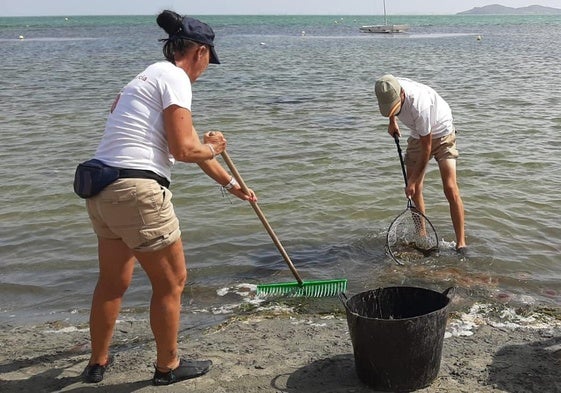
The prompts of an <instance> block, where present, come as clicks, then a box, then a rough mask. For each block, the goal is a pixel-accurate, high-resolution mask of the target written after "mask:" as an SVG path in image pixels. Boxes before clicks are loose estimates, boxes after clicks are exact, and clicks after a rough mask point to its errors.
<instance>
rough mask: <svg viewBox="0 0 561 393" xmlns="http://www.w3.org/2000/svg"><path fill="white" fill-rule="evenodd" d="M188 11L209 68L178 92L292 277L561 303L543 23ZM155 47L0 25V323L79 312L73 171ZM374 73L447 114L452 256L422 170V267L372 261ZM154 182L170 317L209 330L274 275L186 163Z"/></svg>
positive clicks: (386, 180)
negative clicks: (463, 250)
mask: <svg viewBox="0 0 561 393" xmlns="http://www.w3.org/2000/svg"><path fill="white" fill-rule="evenodd" d="M201 19H202V20H204V21H206V22H208V23H209V24H211V25H212V26H213V27H214V29H215V31H216V35H217V40H216V45H217V51H218V54H219V57H220V59H221V61H222V64H221V65H219V66H213V65H211V66H210V67H209V68H208V70H207V71H206V73H205V74H204V75H203V76H202V77H201V78H200V80H199V81H197V83H196V84H195V85H194V102H193V116H194V120H195V124H196V127H197V130H198V131H199V133H203V132H205V131H209V130H220V131H222V132H224V134H225V135H226V137H227V139H228V142H229V144H228V151H229V153H230V156H231V157H232V159H233V160H234V162H235V164H236V166H237V167H238V170H239V171H240V173H241V174H242V176H243V178H244V180H245V181H246V183H247V184H248V186H249V187H251V188H253V189H254V190H255V191H256V192H257V193H258V196H259V198H260V199H259V205H260V207H261V208H262V210H263V211H264V213H265V215H266V217H267V219H268V220H269V222H270V224H271V226H272V227H273V228H274V230H275V232H276V234H277V236H278V237H279V238H280V240H281V242H282V244H283V246H284V247H285V248H286V250H287V252H288V254H289V255H290V257H291V259H292V260H293V262H294V263H295V265H296V267H297V268H298V269H299V271H300V273H301V275H302V276H303V277H304V279H305V280H316V279H335V278H347V279H348V280H349V292H350V293H351V294H352V293H356V292H360V291H364V290H368V289H372V288H376V287H384V286H391V285H412V286H423V287H428V288H433V289H437V290H444V289H445V288H447V287H450V286H455V287H458V288H459V289H460V293H462V296H463V297H465V298H466V299H469V300H470V301H478V300H485V301H489V300H490V299H491V300H492V301H500V302H512V303H513V304H518V303H521V304H539V305H545V306H548V305H554V306H559V305H561V284H560V279H561V263H560V261H559V253H560V250H561V241H560V239H561V230H560V228H559V222H560V221H559V212H558V209H557V206H558V204H559V202H560V198H559V196H558V189H559V186H560V184H561V175H560V169H561V165H560V161H559V153H560V151H561V136H560V135H561V132H560V131H561V114H560V113H561V112H560V108H561V105H560V103H561V87H560V86H561V83H560V82H561V80H560V79H559V78H560V77H559V73H558V72H557V71H558V68H559V65H558V59H559V58H561V49H560V48H561V42H560V41H561V18H559V17H539V16H532V17H483V16H482V17H475V16H473V17H465V16H464V17H461V16H426V17H422V16H415V17H404V22H405V23H409V24H410V25H411V31H410V33H409V34H406V35H399V36H398V35H396V36H386V35H383V36H379V35H369V34H361V33H359V32H358V27H359V26H360V25H363V24H368V23H378V22H377V21H375V20H372V18H368V17H364V16H361V17H358V16H357V17H349V16H345V17H334V16H329V17H326V16H322V17H305V16H294V17H289V16H285V17H280V16H279V17H272V16H270V17H266V16H263V17H243V16H231V17H228V16H220V17H219V16H207V17H201ZM20 35H23V36H24V38H23V39H19V38H18V37H19V36H20ZM162 36H163V34H162V32H161V31H160V30H159V29H158V28H157V27H156V25H155V20H154V18H153V17H72V18H69V19H68V20H66V19H65V18H63V17H61V18H53V17H49V18H0V50H1V52H2V53H3V59H2V64H3V67H2V68H3V72H2V76H1V78H0V101H1V102H2V110H1V112H0V130H1V132H2V145H1V146H0V157H1V158H2V165H0V176H1V178H2V179H3V180H2V191H3V192H2V193H1V194H0V222H1V225H0V297H1V298H2V301H1V303H0V321H4V322H12V323H15V322H18V321H23V320H26V321H32V320H45V319H71V320H73V321H74V320H75V321H84V320H87V316H88V312H89V311H88V310H89V303H90V299H91V293H92V291H93V287H94V285H95V281H96V278H97V265H96V240H95V237H94V235H93V233H92V231H91V229H90V226H89V222H88V218H87V214H86V211H85V208H84V203H83V201H82V200H80V199H79V198H78V197H76V196H75V195H74V194H73V193H72V177H73V172H74V168H75V166H76V164H77V163H78V162H80V161H83V160H85V159H87V158H89V157H90V155H91V154H92V153H93V151H94V150H95V147H96V146H97V143H98V142H99V138H100V135H101V132H102V131H103V126H104V122H105V117H106V114H107V112H108V109H109V106H110V104H111V102H112V99H113V97H114V96H115V95H116V94H117V92H118V91H119V89H120V88H121V87H122V86H123V85H124V84H125V83H127V82H128V80H129V79H131V78H132V77H134V76H135V75H136V74H137V73H138V72H140V71H141V70H142V69H143V68H144V67H145V66H147V65H148V64H150V63H152V62H154V61H157V60H160V59H161V58H162V55H161V49H160V43H158V41H157V39H158V38H162ZM478 36H480V37H481V39H480V40H478V39H477V37H478ZM385 73H393V74H394V75H399V76H404V77H409V78H412V79H416V80H418V81H420V82H424V83H427V84H429V85H431V86H433V87H434V88H435V89H436V90H437V91H439V92H440V93H441V95H442V96H443V97H444V98H445V99H446V100H447V101H448V102H449V104H450V106H451V107H452V110H453V113H454V117H455V122H456V126H457V128H458V147H459V150H460V154H461V156H460V158H459V160H458V178H459V183H460V187H461V191H462V195H463V198H464V204H465V208H466V232H467V236H468V243H469V253H468V256H467V257H465V258H462V257H459V256H457V255H456V254H455V252H453V250H452V249H453V247H454V243H453V241H454V233H453V230H452V225H451V222H450V218H449V213H448V205H447V203H446V201H445V199H444V197H443V195H442V189H441V184H440V179H439V174H438V170H437V168H436V164H435V163H434V162H432V163H431V164H430V166H429V171H428V174H427V179H426V182H425V183H426V185H425V188H426V190H425V199H426V203H427V215H428V216H429V217H430V219H431V221H432V223H433V224H434V225H435V227H436V229H437V231H438V233H439V236H440V238H441V240H442V242H441V243H442V245H441V252H440V255H439V256H438V257H437V258H431V259H428V260H426V261H423V262H422V263H419V264H414V265H411V266H405V267H400V266H397V265H396V264H395V263H394V262H392V261H391V259H390V258H388V257H387V256H386V255H385V253H384V241H385V233H386V229H387V227H388V225H389V224H390V222H391V221H392V219H393V218H394V217H395V216H397V215H398V214H399V213H400V212H401V211H402V210H403V209H405V207H406V201H405V198H404V195H403V179H402V175H401V169H400V166H399V159H398V156H397V152H396V150H395V145H394V142H393V139H392V138H391V137H389V136H388V135H387V133H386V127H387V126H386V120H385V119H384V118H382V117H381V116H380V114H379V112H378V110H377V106H376V100H375V97H374V95H373V85H374V81H375V79H376V78H377V77H378V76H380V75H382V74H385ZM171 190H172V192H173V194H174V199H173V200H174V205H175V208H176V212H177V214H178V216H179V218H180V220H181V225H182V231H183V238H184V245H185V250H186V255H187V259H188V267H189V285H188V286H187V288H186V295H185V298H184V308H185V311H186V314H185V315H187V318H190V319H191V320H192V321H202V322H201V323H212V322H213V321H216V320H219V319H220V318H222V317H223V315H225V314H226V315H227V314H228V313H231V312H235V310H236V309H237V308H236V307H238V305H239V304H240V303H243V302H245V301H248V299H253V300H256V299H255V298H254V296H253V292H252V288H253V287H252V285H255V284H258V283H274V282H284V281H290V280H292V277H291V274H290V271H289V270H288V268H287V267H286V265H285V264H284V261H283V259H282V257H281V256H280V254H279V253H278V251H277V249H276V248H275V246H274V245H273V243H272V241H271V239H270V238H269V237H268V235H267V233H266V232H265V230H264V228H263V227H262V225H261V223H260V222H259V220H258V218H257V216H256V215H255V214H254V212H253V210H252V209H251V207H250V206H248V205H247V204H244V203H242V202H241V201H238V200H233V199H232V198H224V197H223V196H222V195H221V193H220V190H219V188H218V186H217V185H215V184H213V183H212V181H211V180H210V179H208V178H207V177H205V176H204V175H203V174H202V172H201V171H200V170H199V169H198V167H196V166H193V165H185V164H181V163H180V164H178V165H177V166H176V168H175V169H174V172H173V179H172V187H171ZM245 284H247V285H245ZM149 290H150V287H149V283H148V281H147V279H146V277H145V275H144V274H143V273H142V271H141V270H140V269H138V270H137V271H136V272H135V277H134V281H133V283H132V285H131V288H130V289H129V291H128V292H127V295H126V297H125V305H124V310H123V316H124V317H125V318H127V317H128V318H137V317H142V316H145V315H146V312H147V309H148V297H149ZM313 302H314V301H310V307H312V306H311V304H312V303H313ZM328 302H329V301H328ZM193 323H195V322H193ZM197 323H198V322H197Z"/></svg>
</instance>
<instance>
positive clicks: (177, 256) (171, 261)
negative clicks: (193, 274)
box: [135, 239, 187, 371]
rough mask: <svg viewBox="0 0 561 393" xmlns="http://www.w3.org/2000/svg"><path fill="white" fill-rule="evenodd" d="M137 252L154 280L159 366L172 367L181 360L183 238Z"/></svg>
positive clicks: (153, 320) (153, 317)
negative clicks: (179, 349)
mask: <svg viewBox="0 0 561 393" xmlns="http://www.w3.org/2000/svg"><path fill="white" fill-rule="evenodd" d="M135 256H136V258H137V259H138V261H139V262H140V265H141V266H142V268H143V269H144V271H145V272H146V274H147V275H148V278H149V279H150V282H151V284H152V299H151V301H150V326H151V328H152V332H153V334H154V338H155V340H156V349H157V357H156V366H157V368H158V369H160V370H161V371H169V370H170V369H175V368H176V367H177V366H178V364H179V357H178V353H177V335H178V331H179V317H180V311H181V295H182V293H183V288H184V287H185V282H186V281H187V268H186V265H185V255H184V253H183V244H182V242H181V239H179V240H177V241H176V242H174V243H172V244H171V245H169V246H167V247H165V248H163V249H161V250H158V251H149V252H135Z"/></svg>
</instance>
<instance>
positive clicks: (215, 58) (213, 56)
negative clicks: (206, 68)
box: [209, 45, 220, 64]
mask: <svg viewBox="0 0 561 393" xmlns="http://www.w3.org/2000/svg"><path fill="white" fill-rule="evenodd" d="M209 49H210V60H209V62H210V63H212V64H220V60H218V55H217V54H216V51H215V50H214V46H210V45H209Z"/></svg>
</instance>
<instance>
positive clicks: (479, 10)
mask: <svg viewBox="0 0 561 393" xmlns="http://www.w3.org/2000/svg"><path fill="white" fill-rule="evenodd" d="M456 15H561V9H560V8H553V7H544V6H541V5H530V6H527V7H518V8H514V7H505V6H503V5H500V4H492V5H486V6H483V7H474V8H472V9H471V10H468V11H462V12H458V13H457V14H456Z"/></svg>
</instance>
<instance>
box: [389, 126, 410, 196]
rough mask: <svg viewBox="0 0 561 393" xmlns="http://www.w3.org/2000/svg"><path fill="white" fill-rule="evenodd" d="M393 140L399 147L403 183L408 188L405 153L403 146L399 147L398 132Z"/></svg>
mask: <svg viewBox="0 0 561 393" xmlns="http://www.w3.org/2000/svg"><path fill="white" fill-rule="evenodd" d="M393 139H394V141H395V145H396V146H397V154H398V155H399V162H400V163H401V173H403V181H405V187H407V173H406V172H405V162H404V161H403V153H402V152H401V146H400V145H399V135H397V132H396V133H395V134H393ZM409 199H411V198H409Z"/></svg>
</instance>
